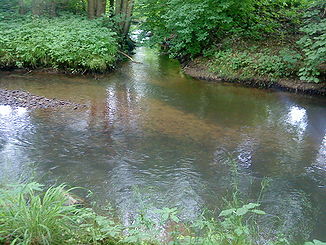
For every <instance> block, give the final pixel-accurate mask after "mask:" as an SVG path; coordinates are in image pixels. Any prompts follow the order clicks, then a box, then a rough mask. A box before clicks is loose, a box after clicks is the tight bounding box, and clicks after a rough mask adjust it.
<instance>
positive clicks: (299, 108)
mask: <svg viewBox="0 0 326 245" xmlns="http://www.w3.org/2000/svg"><path fill="white" fill-rule="evenodd" d="M134 59H135V60H136V61H139V62H141V64H138V63H132V62H127V63H125V64H124V65H123V66H122V67H121V68H120V69H118V70H117V71H116V72H114V73H112V74H110V75H106V76H102V77H100V78H97V79H94V78H91V77H82V76H66V75H62V74H61V75H60V74H51V75H50V74H49V75H45V74H27V75H19V74H11V73H0V89H8V90H24V91H27V92H29V93H31V94H34V95H38V96H43V97H46V98H57V99H58V100H63V101H71V102H72V103H76V104H82V105H86V107H85V109H83V110H71V109H66V108H60V109H59V110H58V109H57V108H45V109H42V108H39V109H31V108H24V107H20V106H18V107H13V106H10V105H0V182H1V181H8V180H11V181H12V180H21V179H23V180H24V179H27V178H30V177H32V178H34V179H36V180H37V181H39V182H42V183H45V184H47V185H51V184H56V183H62V182H64V183H67V184H68V185H71V186H79V187H84V188H85V189H88V190H91V191H92V193H93V197H92V200H95V201H96V203H97V205H98V206H99V207H104V206H106V205H108V203H110V204H111V205H112V206H114V207H115V208H116V210H117V212H118V214H119V216H120V218H121V220H122V221H123V222H124V223H125V224H128V222H130V219H131V217H133V216H134V215H135V213H137V210H139V209H140V208H142V205H147V206H149V207H153V208H162V207H178V209H179V212H180V215H181V217H182V219H183V220H185V221H189V220H194V219H196V218H197V217H198V216H199V215H200V214H201V213H202V212H203V210H205V209H210V210H218V209H219V207H220V206H221V205H222V199H223V197H224V196H225V194H226V192H227V190H228V187H229V186H230V179H229V178H228V175H229V166H227V165H225V164H224V161H225V159H224V158H225V152H227V153H228V154H230V155H231V156H232V157H233V158H234V159H235V160H236V161H237V163H238V169H239V172H240V174H241V180H240V181H241V182H240V183H241V188H240V191H241V192H242V193H243V194H244V195H246V196H248V197H249V198H250V199H251V200H255V198H257V196H258V193H259V183H260V181H261V180H262V179H263V178H264V177H268V178H270V179H271V186H270V187H269V188H268V189H267V191H266V195H265V199H264V200H263V203H262V204H263V206H264V205H265V207H268V212H270V213H275V214H277V215H280V216H282V214H284V213H285V214H286V215H284V220H285V223H284V224H285V225H284V230H288V231H289V232H290V233H293V234H295V235H294V236H295V237H294V239H295V240H297V241H299V242H301V240H303V239H306V237H300V235H296V234H297V233H298V231H300V229H303V228H302V227H305V224H307V222H308V221H309V225H310V226H311V227H312V229H311V230H309V231H308V230H307V231H305V232H306V233H307V234H309V235H311V236H312V237H313V238H316V239H319V240H326V236H325V232H324V231H325V230H326V99H325V97H318V96H314V97H311V96H308V95H298V94H290V93H286V92H282V91H274V90H263V89H253V88H243V87H240V86H235V85H229V84H214V83H206V82H203V81H198V80H194V79H191V78H189V77H187V76H185V75H184V74H183V73H182V72H181V70H180V66H179V64H178V62H176V61H174V60H171V59H169V58H168V57H166V56H163V55H159V54H158V53H156V52H154V51H152V50H150V49H147V48H143V47H141V48H137V49H136V54H135V56H134ZM79 194H80V195H86V194H85V193H84V192H83V191H81V193H79ZM262 222H266V223H268V220H267V221H262ZM294 225H295V226H296V227H297V229H296V231H293V230H291V229H292V228H293V227H291V226H294Z"/></svg>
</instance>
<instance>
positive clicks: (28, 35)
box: [0, 15, 118, 72]
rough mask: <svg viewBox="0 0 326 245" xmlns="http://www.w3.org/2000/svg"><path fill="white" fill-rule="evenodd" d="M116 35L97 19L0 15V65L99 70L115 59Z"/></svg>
mask: <svg viewBox="0 0 326 245" xmlns="http://www.w3.org/2000/svg"><path fill="white" fill-rule="evenodd" d="M117 50H118V41H117V35H116V33H115V32H113V31H112V30H111V29H109V28H108V27H104V26H103V25H102V23H101V20H87V19H86V18H83V17H79V16H72V15H70V16H63V17H57V18H53V19H50V18H45V17H32V16H27V17H18V16H15V18H8V17H6V16H0V68H1V67H2V68H8V67H17V68H55V69H63V70H68V71H71V72H84V71H97V72H103V71H106V70H107V69H110V68H113V67H114V65H115V62H116V59H117Z"/></svg>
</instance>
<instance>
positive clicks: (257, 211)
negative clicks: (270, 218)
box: [251, 209, 266, 215]
mask: <svg viewBox="0 0 326 245" xmlns="http://www.w3.org/2000/svg"><path fill="white" fill-rule="evenodd" d="M251 212H253V213H255V214H260V215H264V214H266V212H264V211H263V210H259V209H253V210H251Z"/></svg>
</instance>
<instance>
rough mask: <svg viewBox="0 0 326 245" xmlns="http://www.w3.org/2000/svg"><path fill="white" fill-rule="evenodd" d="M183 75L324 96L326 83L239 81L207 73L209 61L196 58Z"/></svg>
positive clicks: (184, 68) (186, 66)
mask: <svg viewBox="0 0 326 245" xmlns="http://www.w3.org/2000/svg"><path fill="white" fill-rule="evenodd" d="M183 71H184V73H185V74H187V75H189V76H191V77H193V78H197V79H202V80H208V81H215V82H230V83H238V84H242V85H244V86H246V87H255V88H277V89H282V90H286V91H290V92H300V93H305V94H316V95H326V82H322V83H318V84H317V83H305V82H302V81H300V80H290V79H279V80H278V81H271V80H270V79H264V78H252V79H240V78H236V77H235V78H225V77H220V76H218V75H217V74H215V73H213V72H210V71H209V60H207V59H204V58H197V59H195V60H193V61H190V62H189V63H187V64H184V65H183Z"/></svg>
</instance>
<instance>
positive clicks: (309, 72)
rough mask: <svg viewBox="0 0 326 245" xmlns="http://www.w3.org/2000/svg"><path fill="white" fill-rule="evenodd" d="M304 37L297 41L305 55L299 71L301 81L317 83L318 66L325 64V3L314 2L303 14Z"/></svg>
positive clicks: (319, 0) (302, 29) (321, 1)
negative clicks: (304, 19)
mask: <svg viewBox="0 0 326 245" xmlns="http://www.w3.org/2000/svg"><path fill="white" fill-rule="evenodd" d="M305 18H306V21H305V25H304V26H303V27H302V28H301V31H302V32H303V33H304V36H303V37H302V38H301V39H300V40H299V41H298V44H299V45H301V47H302V50H303V52H304V54H305V62H304V66H303V67H302V68H301V69H300V73H299V75H300V78H301V79H302V80H306V81H311V82H319V79H318V76H319V75H320V65H322V64H323V63H325V62H326V2H325V1H323V0H318V1H316V2H314V3H313V4H312V5H311V7H310V8H309V10H308V11H307V13H306V14H305Z"/></svg>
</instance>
